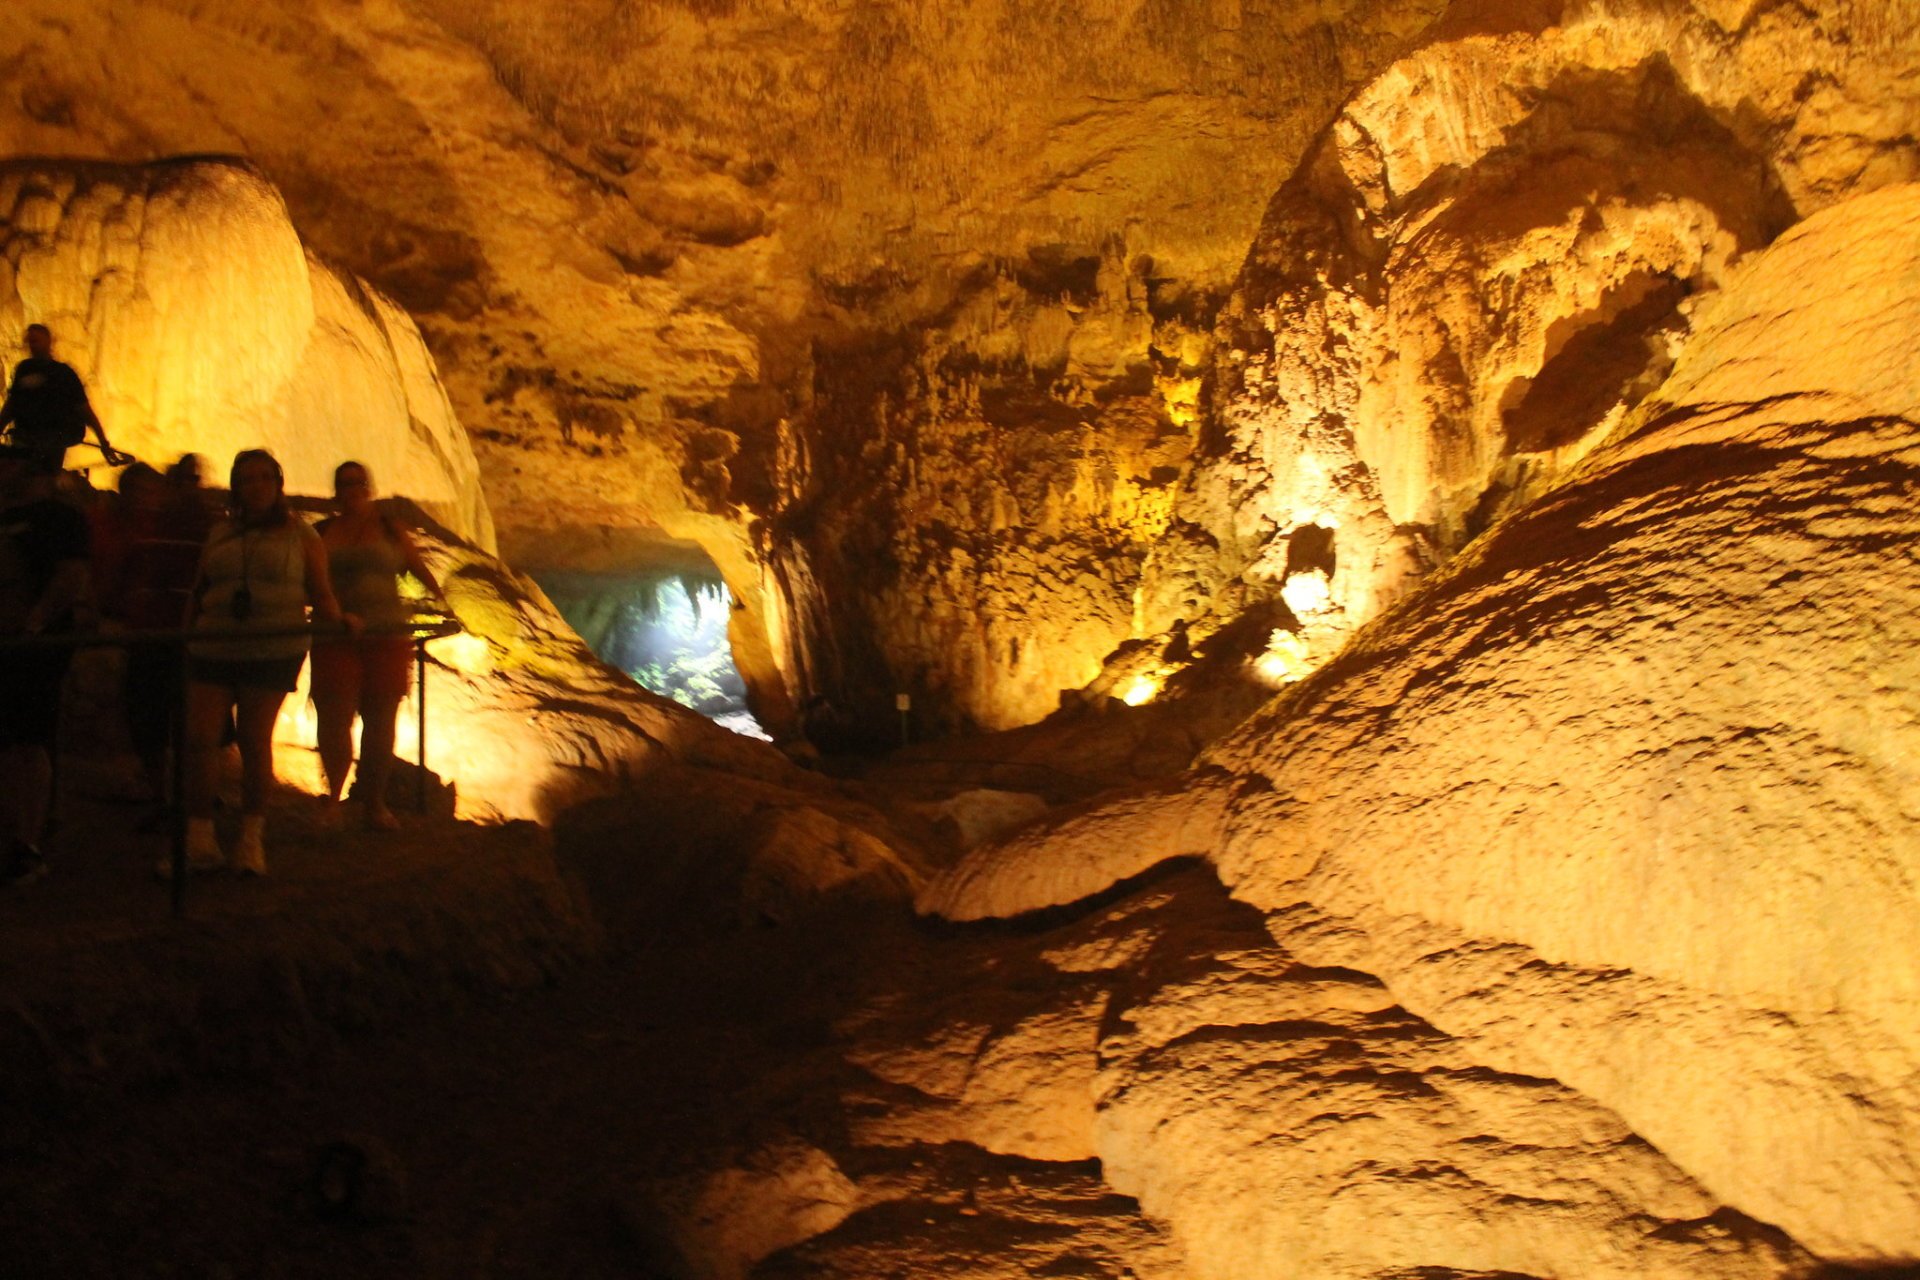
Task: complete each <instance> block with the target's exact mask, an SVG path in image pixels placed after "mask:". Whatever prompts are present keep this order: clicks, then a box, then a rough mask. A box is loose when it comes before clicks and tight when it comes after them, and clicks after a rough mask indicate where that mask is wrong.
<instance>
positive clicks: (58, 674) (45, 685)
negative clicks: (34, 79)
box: [0, 649, 73, 747]
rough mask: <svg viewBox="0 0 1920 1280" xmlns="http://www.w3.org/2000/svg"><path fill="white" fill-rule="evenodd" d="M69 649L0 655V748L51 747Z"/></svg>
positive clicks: (57, 725) (55, 729) (71, 652)
mask: <svg viewBox="0 0 1920 1280" xmlns="http://www.w3.org/2000/svg"><path fill="white" fill-rule="evenodd" d="M72 661H73V651H72V650H71V649H51V650H49V649H41V650H37V651H36V650H33V649H27V650H24V651H21V652H16V653H9V654H0V747H51V746H52V745H53V739H54V735H55V734H56V732H57V731H58V730H59V728H60V688H61V686H62V685H63V684H64V683H65V682H66V678H67V664H68V663H70V662H72Z"/></svg>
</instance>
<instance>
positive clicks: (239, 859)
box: [232, 813, 267, 876]
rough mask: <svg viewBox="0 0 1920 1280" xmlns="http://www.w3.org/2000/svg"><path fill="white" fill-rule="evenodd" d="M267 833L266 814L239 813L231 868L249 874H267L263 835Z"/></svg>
mask: <svg viewBox="0 0 1920 1280" xmlns="http://www.w3.org/2000/svg"><path fill="white" fill-rule="evenodd" d="M266 833H267V815H265V814H264V813H243V814H241V815H240V840H239V843H237V844H235V845H234V846H233V863H232V865H233V869H234V870H235V871H238V872H240V873H242V874H243V875H250V876H263V875H265V874H267V848H266V844H265V843H264V837H265V836H266Z"/></svg>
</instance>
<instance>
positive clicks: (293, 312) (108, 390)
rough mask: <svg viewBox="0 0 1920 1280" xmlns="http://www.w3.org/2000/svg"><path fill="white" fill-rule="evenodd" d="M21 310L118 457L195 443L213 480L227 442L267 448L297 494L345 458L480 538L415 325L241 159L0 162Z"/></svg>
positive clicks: (15, 319) (315, 487)
mask: <svg viewBox="0 0 1920 1280" xmlns="http://www.w3.org/2000/svg"><path fill="white" fill-rule="evenodd" d="M35 321H38V322H42V323H45V324H47V325H49V326H50V327H51V328H52V329H53V331H54V333H55V335H56V344H55V354H56V355H58V356H60V357H61V358H63V359H65V360H67V361H68V362H69V363H71V364H72V365H73V366H74V367H75V368H76V369H78V370H79V371H80V374H81V376H82V377H84V378H85V379H86V380H87V382H88V386H89V393H90V395H91V397H92V399H93V402H94V407H95V409H96V410H97V411H98V412H99V414H100V417H101V419H102V421H103V422H104V423H105V425H106V428H107V433H108V437H109V438H110V439H111V440H112V441H113V443H114V444H115V445H117V446H119V447H120V448H122V449H125V450H127V451H129V452H131V453H134V454H136V455H138V456H140V457H143V458H145V459H147V460H148V461H151V462H155V463H157V464H160V465H165V464H166V463H169V462H171V461H173V459H174V458H176V457H178V456H179V455H180V454H182V453H186V452H197V453H203V454H205V455H207V457H208V458H209V459H210V461H211V463H212V466H213V470H214V475H213V476H211V477H209V479H210V480H215V479H218V478H220V477H223V476H224V474H225V467H226V464H227V462H228V461H229V460H230V459H231V458H232V456H233V455H234V453H235V452H237V451H238V450H240V449H244V448H249V447H253V446H257V445H260V446H266V447H268V448H270V449H272V450H273V451H274V453H275V454H276V455H277V456H278V457H279V458H280V460H281V463H282V465H283V466H284V467H285V468H286V471H287V482H288V485H289V486H290V487H291V488H293V489H294V490H296V491H298V492H305V493H330V492H331V491H332V481H333V468H334V467H335V466H336V465H337V464H338V463H340V462H341V461H343V460H345V459H348V458H357V459H359V460H361V461H363V462H365V463H366V464H367V465H368V466H370V467H371V468H372V469H373V473H374V476H375V478H376V480H377V482H378V483H379V484H381V485H382V486H383V487H384V488H386V489H387V490H389V491H393V492H403V493H406V494H407V495H409V496H410V497H412V498H414V499H415V500H416V501H418V502H419V503H420V504H421V505H422V506H423V507H425V508H426V509H427V510H428V511H430V512H432V513H433V515H434V516H435V518H436V519H439V520H441V521H443V522H444V523H446V524H447V525H448V526H449V527H451V528H453V529H456V530H458V531H459V532H461V533H462V534H464V535H466V536H468V537H471V538H473V539H475V540H476V541H478V542H480V543H482V544H483V545H484V544H490V543H491V541H492V537H493V524H492V518H491V516H490V514H489V512H488V508H487V501H486V498H485V496H484V495H483V494H482V493H481V491H480V480H479V470H478V467H477V465H476V463H475V462H474V458H473V451H472V449H471V448H470V447H469V446H468V442H467V435H466V432H465V431H463V430H462V429H461V427H460V424H459V423H458V422H457V421H456V420H455V419H454V416H453V411H452V409H451V407H450V406H449V405H448V403H447V397H446V392H445V391H444V390H443V389H442V387H441V385H440V381H439V378H438V377H437V375H436V374H435V372H434V367H433V360H432V358H431V357H430V356H429V355H428V354H427V352H426V349H425V347H424V346H423V345H422V343H421V340H420V334H419V331H418V330H417V329H416V328H415V327H414V325H413V322H412V321H411V320H409V319H408V318H407V316H406V315H405V313H404V312H402V311H401V310H400V309H399V308H398V307H396V306H395V305H394V304H393V303H392V302H390V301H389V300H387V299H386V298H384V297H382V296H380V295H379V294H378V293H375V292H374V291H373V290H372V289H369V288H367V287H366V286H365V285H364V284H362V283H361V282H360V281H359V280H357V279H354V278H353V277H351V276H344V275H341V274H339V273H336V272H335V271H333V270H332V269H331V268H329V267H327V266H326V265H325V264H324V263H322V262H320V261H318V260H317V259H315V258H314V257H313V256H312V255H311V254H309V253H308V252H307V251H306V249H304V248H303V247H302V246H301V243H300V237H299V236H298V235H297V234H296V233H295V231H294V229H293V225H292V224H291V223H290V222H289V221H288V220H287V215H286V209H285V206H284V205H283V204H282V203H281V201H280V196H279V193H278V192H276V191H275V190H274V189H273V187H272V186H271V184H269V183H268V182H266V181H265V180H264V179H263V178H261V176H260V175H259V174H257V173H255V172H254V171H252V170H251V169H249V168H247V167H245V166H243V165H238V164H233V163H229V162H224V161H197V162H178V163H169V164H162V165H155V166H150V167H122V166H113V165H104V164H70V163H60V162H53V161H48V162H13V163H5V164H0V333H3V334H6V335H8V336H9V338H10V339H11V340H13V341H17V338H15V337H13V335H18V334H19V333H20V332H21V330H22V329H23V328H24V327H25V326H26V325H27V324H28V323H31V322H35ZM22 354H24V352H23V353H22ZM71 460H72V461H73V462H74V463H75V464H76V465H78V464H83V463H84V464H89V465H91V464H94V463H98V462H99V460H100V459H99V455H98V454H96V453H93V452H92V451H91V450H76V451H74V453H73V454H72V459H71Z"/></svg>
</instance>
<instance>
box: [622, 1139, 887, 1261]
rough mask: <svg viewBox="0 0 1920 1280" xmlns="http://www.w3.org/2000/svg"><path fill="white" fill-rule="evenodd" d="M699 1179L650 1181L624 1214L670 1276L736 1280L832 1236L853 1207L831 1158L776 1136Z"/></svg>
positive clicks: (852, 1189)
mask: <svg viewBox="0 0 1920 1280" xmlns="http://www.w3.org/2000/svg"><path fill="white" fill-rule="evenodd" d="M732 1154H733V1158H732V1159H731V1160H727V1161H723V1162H720V1164H719V1167H718V1168H715V1169H713V1170H711V1171H709V1172H708V1173H707V1174H706V1175H705V1176H704V1177H698V1178H688V1177H683V1178H680V1179H657V1180H654V1181H653V1182H651V1183H650V1184H649V1185H648V1186H646V1187H644V1188H642V1189H641V1191H640V1198H639V1199H638V1200H636V1201H635V1203H634V1205H633V1207H632V1208H631V1209H630V1210H629V1212H628V1217H629V1220H630V1221H631V1223H632V1224H633V1225H634V1227H635V1228H636V1230H637V1233H638V1234H639V1235H641V1236H642V1238H644V1239H647V1240H649V1241H650V1242H652V1243H653V1247H654V1250H655V1252H657V1253H665V1254H668V1256H671V1257H672V1259H673V1263H674V1270H675V1272H676V1274H690V1275H696V1276H699V1277H701V1278H702V1280H741V1277H743V1276H745V1275H747V1274H748V1273H749V1272H750V1271H751V1270H752V1269H753V1266H754V1264H755V1263H757V1262H759V1261H760V1260H761V1259H762V1258H765V1257H767V1256H768V1255H769V1254H772V1253H775V1252H777V1251H779V1250H781V1249H783V1248H786V1247H787V1246H789V1245H793V1244H798V1243H800V1242H801V1241H803V1240H808V1239H811V1238H813V1237H814V1236H818V1235H821V1234H823V1233H825V1232H827V1231H830V1230H832V1229H833V1228H834V1227H836V1226H838V1225H839V1224H840V1223H841V1222H842V1221H844V1220H845V1219H846V1217H847V1215H848V1214H850V1213H852V1212H853V1211H854V1209H856V1208H857V1207H859V1204H860V1200H861V1196H860V1193H859V1189H858V1188H857V1187H856V1186H855V1185H854V1184H853V1183H852V1182H851V1181H849V1180H848V1178H847V1176H846V1175H845V1174H844V1173H843V1172H841V1170H840V1168H839V1166H837V1165H836V1164H835V1163H834V1162H833V1158H832V1157H831V1156H829V1155H827V1153H826V1152H824V1151H822V1150H820V1149H819V1148H818V1147H815V1146H813V1145H811V1144H809V1143H807V1142H806V1141H804V1140H803V1139H801V1138H799V1137H797V1136H795V1135H793V1134H776V1135H772V1136H769V1137H767V1138H766V1139H765V1140H764V1141H762V1142H761V1143H759V1144H758V1145H755V1146H753V1147H752V1148H750V1149H748V1150H745V1151H741V1152H737V1153H732Z"/></svg>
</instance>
